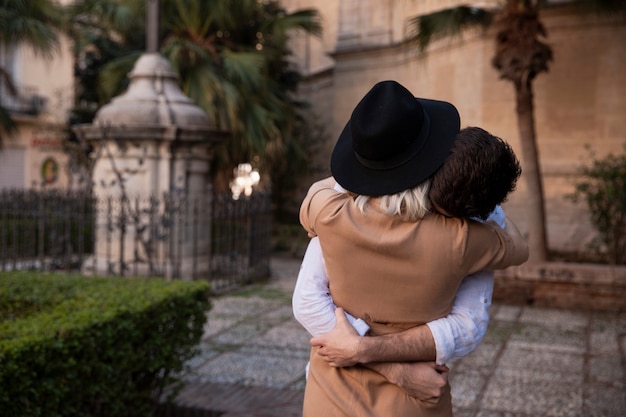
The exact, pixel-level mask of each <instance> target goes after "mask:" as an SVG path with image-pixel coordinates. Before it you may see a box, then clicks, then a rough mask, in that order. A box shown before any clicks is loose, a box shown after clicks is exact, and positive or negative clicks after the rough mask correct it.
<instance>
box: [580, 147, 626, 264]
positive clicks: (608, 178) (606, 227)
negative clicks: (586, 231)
mask: <svg viewBox="0 0 626 417" xmlns="http://www.w3.org/2000/svg"><path fill="white" fill-rule="evenodd" d="M625 150H626V147H625ZM590 156H591V159H592V160H593V162H592V164H591V166H584V167H581V169H580V172H581V174H582V175H583V180H581V181H580V182H578V183H577V184H576V189H575V192H574V193H573V194H571V195H570V196H569V197H570V198H571V199H572V200H573V201H579V200H581V199H583V200H584V201H585V202H586V203H587V207H588V209H589V213H590V216H591V223H592V224H593V226H594V227H595V229H596V231H597V232H598V237H597V238H596V239H594V241H593V242H592V245H593V247H595V248H596V249H600V248H603V249H604V250H606V254H607V257H608V261H609V263H612V264H624V263H626V154H623V155H613V154H608V155H607V156H606V157H605V158H603V159H594V157H595V155H594V154H593V153H592V152H591V151H590Z"/></svg>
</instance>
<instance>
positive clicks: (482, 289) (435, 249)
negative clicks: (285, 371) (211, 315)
mask: <svg viewBox="0 0 626 417" xmlns="http://www.w3.org/2000/svg"><path fill="white" fill-rule="evenodd" d="M330 169H331V173H332V177H329V178H327V179H324V180H322V181H319V182H316V183H314V184H313V185H312V186H311V188H310V189H309V192H308V194H307V196H306V197H305V199H304V202H303V203H302V207H301V209H300V221H301V223H302V225H303V227H304V228H305V229H306V231H307V232H308V234H309V236H310V237H312V239H311V242H310V243H309V247H308V248H307V252H306V254H305V256H304V260H303V263H302V268H301V270H300V273H299V275H298V281H297V283H296V287H295V290H294V296H293V308H294V315H295V317H296V319H297V320H298V321H299V322H300V323H301V324H302V325H303V326H304V327H305V328H306V329H307V330H308V331H309V332H310V333H311V334H312V335H313V336H314V337H313V338H312V339H311V346H312V349H311V355H310V362H309V365H308V366H307V384H306V390H305V396H304V410H303V415H304V417H321V416H323V417H329V416H393V417H403V416H411V417H415V416H452V399H451V395H450V386H449V384H448V382H447V380H448V371H449V370H448V368H447V367H446V366H445V364H446V363H447V362H448V361H450V360H451V359H454V358H458V357H462V356H465V355H467V354H469V353H471V352H472V351H474V350H475V349H476V347H477V346H478V344H479V343H480V341H481V340H482V338H483V336H484V334H485V331H486V328H487V324H488V321H489V311H488V309H489V306H490V304H491V295H492V292H493V270H494V269H502V268H506V267H509V266H512V265H519V264H521V263H523V262H525V261H526V259H527V257H528V246H527V244H526V242H525V240H524V238H523V236H522V235H521V234H520V232H519V230H518V229H517V228H516V226H515V225H514V224H513V223H512V222H511V221H510V220H509V219H508V218H506V216H505V215H504V213H503V212H502V209H501V208H500V204H501V203H502V202H504V201H505V200H506V198H507V196H508V194H509V193H510V192H512V191H513V190H514V189H515V185H516V182H517V180H518V178H519V176H520V173H521V169H520V165H519V161H518V160H517V158H516V156H515V154H514V152H513V150H512V149H511V147H510V146H509V145H508V144H507V143H506V142H504V141H503V140H501V139H500V138H498V137H495V136H493V135H491V134H490V133H489V132H487V131H485V130H483V129H480V128H477V127H467V128H464V129H461V128H460V117H459V114H458V112H457V110H456V108H455V107H454V106H453V105H452V104H450V103H447V102H443V101H437V100H429V99H423V98H415V97H414V96H413V94H412V93H411V92H409V91H408V90H407V89H406V88H405V87H403V86H402V85H400V84H398V83H397V82H395V81H383V82H380V83H377V84H376V85H374V87H372V89H371V90H370V91H369V92H368V93H367V94H366V95H365V96H364V97H363V98H362V99H361V101H360V102H359V103H358V105H357V106H356V107H355V109H354V111H353V112H352V116H351V118H350V120H349V121H348V123H347V125H346V126H345V128H344V130H343V131H342V133H341V135H340V137H339V139H338V141H337V144H336V145H335V148H334V150H333V153H332V157H331V161H330Z"/></svg>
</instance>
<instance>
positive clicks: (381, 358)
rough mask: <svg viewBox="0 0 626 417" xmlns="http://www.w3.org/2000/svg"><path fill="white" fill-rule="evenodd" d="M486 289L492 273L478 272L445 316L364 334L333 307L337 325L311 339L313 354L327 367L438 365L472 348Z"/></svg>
mask: <svg viewBox="0 0 626 417" xmlns="http://www.w3.org/2000/svg"><path fill="white" fill-rule="evenodd" d="M492 293H493V273H492V272H490V271H481V272H478V273H476V274H473V275H470V276H467V277H466V278H465V279H463V281H462V282H461V286H460V287H459V291H458V293H457V297H456V299H455V302H454V306H453V308H452V311H451V312H450V314H448V315H447V316H446V317H443V318H440V319H438V320H434V321H431V322H429V323H427V324H426V325H423V326H417V327H413V328H411V329H408V330H405V331H403V332H399V333H392V334H388V335H384V336H374V337H366V338H360V337H358V335H357V334H355V333H353V332H351V331H350V330H351V329H348V328H346V327H344V326H340V323H343V319H342V317H341V316H342V315H341V313H340V312H341V311H342V310H340V309H338V310H339V311H336V315H337V317H338V318H337V326H336V327H335V328H334V329H333V330H332V331H331V332H329V333H327V334H324V335H323V336H321V337H314V338H313V339H311V345H312V346H322V347H321V348H320V349H319V351H318V353H319V354H320V355H321V356H323V357H324V359H325V360H326V361H327V362H329V364H330V365H331V366H351V365H354V364H356V363H369V362H396V361H433V360H436V361H437V363H438V364H444V363H446V362H448V361H449V360H451V359H454V358H460V357H463V356H466V355H468V354H470V353H471V352H473V351H474V350H476V348H477V347H478V345H479V344H480V342H481V341H482V339H483V337H484V335H485V332H486V330H487V325H488V323H489V307H490V305H491V296H492Z"/></svg>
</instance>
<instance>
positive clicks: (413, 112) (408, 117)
mask: <svg viewBox="0 0 626 417" xmlns="http://www.w3.org/2000/svg"><path fill="white" fill-rule="evenodd" d="M424 119H425V114H424V110H423V109H422V105H421V104H420V102H419V101H418V100H416V99H415V97H413V94H411V92H410V91H409V90H407V89H406V88H405V87H403V86H402V85H400V84H398V83H397V82H395V81H383V82H380V83H378V84H376V85H375V86H374V87H373V88H372V89H371V90H370V91H369V92H368V93H367V94H366V95H365V97H363V99H362V100H361V101H360V102H359V104H358V105H357V106H356V107H355V109H354V111H353V112H352V117H351V118H350V130H351V133H352V147H353V149H354V152H355V153H356V156H357V158H359V160H361V161H362V163H364V164H365V165H367V164H368V162H369V163H370V164H371V165H372V166H371V168H373V169H376V168H377V167H378V169H385V168H393V167H395V166H397V165H398V163H401V162H402V161H406V160H408V159H409V158H410V157H411V156H412V155H413V154H414V153H415V152H417V151H418V150H419V148H421V145H422V144H423V142H424V141H425V140H426V138H427V135H424V134H422V135H420V131H422V130H423V129H424V127H425V126H424V125H425V123H424Z"/></svg>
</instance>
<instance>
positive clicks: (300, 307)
mask: <svg viewBox="0 0 626 417" xmlns="http://www.w3.org/2000/svg"><path fill="white" fill-rule="evenodd" d="M292 307H293V315H294V317H295V318H296V320H297V321H298V322H299V323H300V324H301V325H302V326H303V327H304V328H305V329H306V330H307V331H308V332H309V333H310V334H311V335H313V336H320V335H322V334H324V333H328V332H329V331H331V330H332V329H333V327H335V308H336V306H335V304H334V303H333V299H332V297H331V295H330V293H329V290H328V278H327V276H326V268H325V266H324V258H323V256H322V248H321V246H320V243H319V238H317V237H315V238H313V239H311V241H310V242H309V245H308V247H307V249H306V252H305V254H304V259H303V260H302V266H301V268H300V272H299V273H298V280H297V281H296V286H295V288H294V292H293V298H292ZM346 314H347V318H348V321H349V322H350V323H351V324H352V326H353V327H354V328H355V329H356V330H357V332H358V333H359V334H360V335H364V334H366V333H367V331H368V330H369V326H368V325H367V324H366V323H365V322H364V321H363V320H361V319H356V318H354V317H352V316H351V315H349V314H348V313H346Z"/></svg>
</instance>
